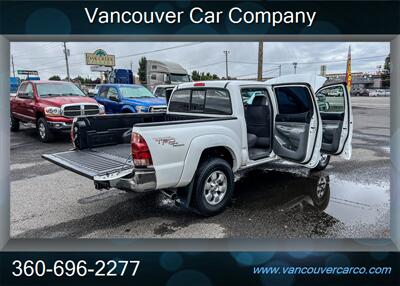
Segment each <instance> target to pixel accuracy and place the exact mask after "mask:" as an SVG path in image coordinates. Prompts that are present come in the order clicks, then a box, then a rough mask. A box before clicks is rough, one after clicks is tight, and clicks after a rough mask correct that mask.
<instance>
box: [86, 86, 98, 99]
mask: <svg viewBox="0 0 400 286" xmlns="http://www.w3.org/2000/svg"><path fill="white" fill-rule="evenodd" d="M99 89H100V84H96V85H95V86H94V87H93V88H89V89H88V95H89V96H90V97H94V96H96V95H97V93H98V92H99Z"/></svg>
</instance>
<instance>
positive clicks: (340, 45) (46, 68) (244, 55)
mask: <svg viewBox="0 0 400 286" xmlns="http://www.w3.org/2000/svg"><path fill="white" fill-rule="evenodd" d="M349 45H351V51H352V59H353V63H352V71H353V72H376V70H377V66H379V65H381V66H382V67H383V63H384V59H385V57H386V56H387V55H388V54H389V50H390V48H389V43H388V42H379V43H360V42H357V43H349V42H313V43H310V42H306V43H302V42H265V43H264V76H268V77H270V76H271V77H272V76H277V75H278V74H279V69H278V65H279V64H281V65H282V66H281V69H282V70H281V71H282V74H290V73H293V72H294V68H293V65H292V63H293V62H297V63H298V66H297V72H298V73H303V72H318V73H319V70H320V66H321V64H326V65H327V73H337V72H345V70H346V62H345V61H346V58H347V51H348V47H349ZM67 47H68V49H69V50H70V57H69V63H70V74H71V77H76V76H77V75H81V76H83V77H91V78H96V77H98V76H99V73H92V72H91V71H90V68H89V66H86V65H85V56H84V53H85V52H93V51H94V50H96V49H99V48H101V49H103V50H105V51H106V52H107V53H108V54H113V55H115V56H116V67H117V68H130V67H131V64H132V67H133V72H134V73H136V72H137V68H138V61H139V58H140V57H142V56H146V57H147V59H156V60H168V61H172V62H176V63H179V64H181V65H182V66H183V67H184V68H186V69H187V70H188V71H189V72H190V73H191V71H192V70H193V69H196V70H199V71H204V72H211V73H215V74H217V75H219V76H225V55H224V53H223V51H224V50H228V51H229V52H230V53H229V76H231V77H239V78H254V77H255V76H256V72H257V53H258V43H257V42H201V43H200V42H197V43H193V42H190V43H188V42H131V43H126V42H114V43H113V42H68V43H67ZM163 49H165V50H163ZM11 54H12V55H13V56H14V65H15V69H16V70H17V69H29V70H38V71H39V75H40V77H41V78H42V79H47V78H49V77H50V76H52V75H59V76H61V77H62V78H64V77H65V76H66V67H65V59H64V54H63V44H62V43H60V42H35V43H33V42H32V43H29V42H15V43H11ZM10 70H11V68H10Z"/></svg>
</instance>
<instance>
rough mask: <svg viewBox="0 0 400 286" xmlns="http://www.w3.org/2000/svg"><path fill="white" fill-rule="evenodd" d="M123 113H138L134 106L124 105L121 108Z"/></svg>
mask: <svg viewBox="0 0 400 286" xmlns="http://www.w3.org/2000/svg"><path fill="white" fill-rule="evenodd" d="M121 112H122V113H136V110H135V108H134V107H133V106H131V105H124V106H122V108H121Z"/></svg>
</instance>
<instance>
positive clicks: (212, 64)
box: [188, 61, 225, 70]
mask: <svg viewBox="0 0 400 286" xmlns="http://www.w3.org/2000/svg"><path fill="white" fill-rule="evenodd" d="M223 63H225V61H220V62H215V63H210V64H205V65H201V66H194V67H190V68H188V70H193V69H198V68H204V67H209V66H214V65H219V64H223Z"/></svg>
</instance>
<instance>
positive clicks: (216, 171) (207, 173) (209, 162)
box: [192, 158, 234, 217]
mask: <svg viewBox="0 0 400 286" xmlns="http://www.w3.org/2000/svg"><path fill="white" fill-rule="evenodd" d="M214 175H215V176H216V177H215V178H216V179H215V180H214V179H213V178H212V177H213V176H214ZM194 180H195V181H194V184H193V193H192V205H193V208H194V209H195V210H196V211H197V212H198V213H199V214H200V215H202V216H206V217H207V216H213V215H216V214H218V213H220V212H222V211H223V210H224V209H225V208H226V206H227V204H228V203H229V202H230V200H231V198H232V193H233V189H234V175H233V172H232V167H231V166H230V165H229V164H228V162H226V161H225V160H223V159H220V158H209V159H206V160H205V161H203V162H201V163H200V166H199V168H198V170H197V172H196V175H195V178H194ZM218 180H222V181H220V182H219V183H218V182H217V181H218ZM216 182H217V183H216ZM206 184H208V185H209V186H211V185H213V187H210V188H211V190H210V189H209V188H207V187H206ZM225 186H226V187H225ZM206 188H207V189H206ZM224 190H225V192H224ZM221 194H223V195H221ZM206 197H208V198H206ZM210 197H211V198H210ZM218 198H220V199H218ZM210 201H212V202H210Z"/></svg>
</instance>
